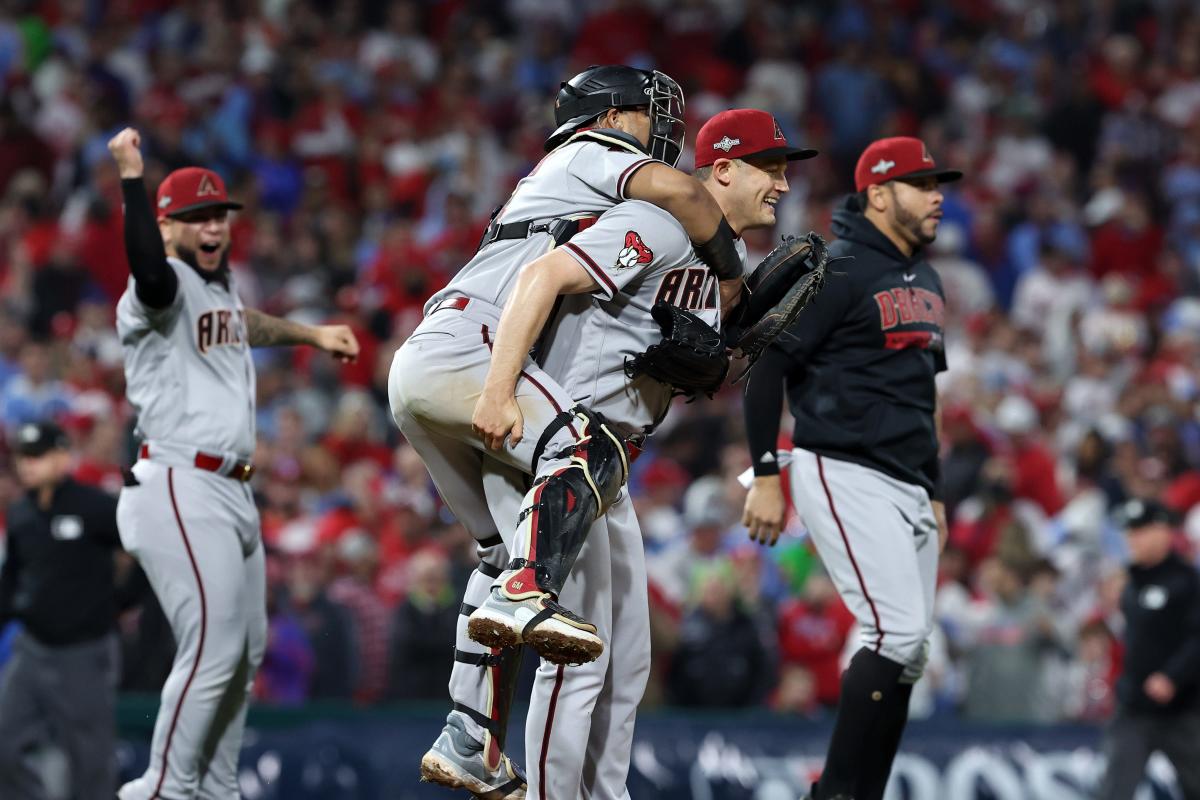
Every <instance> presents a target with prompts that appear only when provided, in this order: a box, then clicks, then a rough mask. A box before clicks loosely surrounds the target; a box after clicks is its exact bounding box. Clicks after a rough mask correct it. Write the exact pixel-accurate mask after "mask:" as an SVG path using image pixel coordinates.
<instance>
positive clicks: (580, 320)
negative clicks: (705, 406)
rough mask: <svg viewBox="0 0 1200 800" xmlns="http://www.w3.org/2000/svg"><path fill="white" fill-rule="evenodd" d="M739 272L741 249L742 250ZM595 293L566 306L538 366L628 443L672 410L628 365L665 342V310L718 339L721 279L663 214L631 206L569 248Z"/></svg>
mask: <svg viewBox="0 0 1200 800" xmlns="http://www.w3.org/2000/svg"><path fill="white" fill-rule="evenodd" d="M738 246H739V250H740V253H741V256H742V260H743V262H744V261H745V257H746V256H745V246H744V245H743V244H742V243H741V241H740V240H739V241H738ZM563 251H564V252H566V253H569V254H570V255H571V257H573V258H574V259H575V260H576V261H578V262H579V264H580V266H582V267H583V268H584V269H585V270H587V271H588V272H589V273H590V274H591V275H592V277H593V278H594V279H595V280H596V283H598V284H599V288H598V289H597V290H596V291H595V292H593V293H592V294H591V295H576V296H573V297H569V298H566V299H565V301H564V303H563V305H562V308H561V310H560V313H559V314H558V315H557V316H556V317H555V319H554V320H553V322H552V324H551V327H550V329H549V333H548V334H547V336H546V337H545V341H546V343H547V344H546V345H545V349H544V351H543V353H542V355H541V358H540V362H541V364H542V367H543V369H545V370H546V372H547V374H549V375H551V376H552V377H554V378H555V379H557V380H558V381H559V384H560V385H561V386H562V387H563V388H564V389H566V390H567V391H568V392H570V393H571V396H572V398H573V399H574V400H575V401H576V402H579V403H582V404H583V405H585V406H587V407H588V408H590V409H591V410H593V411H596V412H598V413H600V414H603V415H604V416H605V417H607V418H608V419H609V420H610V421H611V422H613V423H614V424H616V425H617V426H618V427H619V428H621V429H622V431H623V432H624V433H626V434H647V433H650V432H651V431H653V429H654V427H655V426H657V425H658V423H659V421H661V420H662V418H663V416H664V415H665V414H666V413H667V409H668V407H669V406H670V403H671V396H672V390H671V387H669V386H667V385H665V384H663V383H660V382H659V381H656V380H654V379H653V378H649V377H646V376H644V375H643V376H640V377H638V378H634V379H632V380H631V379H630V378H628V377H626V375H625V361H626V360H627V359H629V358H632V357H634V356H635V355H637V354H638V353H641V352H644V351H645V350H646V349H647V348H648V347H650V346H651V345H653V344H656V343H657V342H659V341H661V340H662V330H661V329H660V328H659V326H658V323H656V322H655V321H654V319H653V318H652V317H651V316H650V309H651V308H653V307H654V304H655V303H656V302H658V301H660V300H665V301H667V302H669V303H671V304H673V305H676V306H679V307H680V308H683V309H686V310H688V311H691V312H692V313H693V314H695V315H696V316H698V317H699V318H700V319H702V320H704V321H705V322H706V323H708V324H709V325H712V326H713V327H714V328H717V329H718V330H719V329H720V325H721V308H720V298H719V292H718V286H717V278H716V275H715V274H714V273H713V272H712V271H711V270H710V269H709V268H708V267H706V266H705V265H704V264H703V263H701V262H700V260H699V259H698V258H697V257H696V252H695V250H694V249H693V247H692V243H691V241H690V240H689V239H688V236H687V233H686V232H685V231H684V229H683V226H682V225H680V224H679V222H678V221H677V220H676V219H675V218H674V217H672V216H671V215H670V214H668V213H667V212H665V211H663V210H662V209H661V208H659V207H658V206H655V205H652V204H650V203H645V202H642V201H640V200H630V201H628V202H625V203H622V204H621V205H619V206H615V207H613V208H612V209H610V210H609V211H606V212H605V213H604V215H603V216H601V217H600V219H599V220H598V221H597V222H596V224H595V225H593V226H592V227H590V228H588V229H587V230H585V231H583V232H582V233H580V234H578V235H577V236H575V237H574V238H573V239H572V240H571V241H569V242H567V243H566V244H565V245H563Z"/></svg>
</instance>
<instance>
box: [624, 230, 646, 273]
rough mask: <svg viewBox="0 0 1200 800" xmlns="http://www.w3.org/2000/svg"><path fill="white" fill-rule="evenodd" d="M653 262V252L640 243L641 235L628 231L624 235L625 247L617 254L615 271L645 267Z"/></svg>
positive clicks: (643, 243)
mask: <svg viewBox="0 0 1200 800" xmlns="http://www.w3.org/2000/svg"><path fill="white" fill-rule="evenodd" d="M653 260H654V251H653V250H651V249H650V248H649V247H646V243H645V242H643V241H642V237H641V235H639V234H638V232H637V231H628V232H626V234H625V247H624V248H622V250H621V252H620V253H617V265H616V268H617V269H631V268H633V267H638V266H645V265H646V264H649V263H650V262H651V261H653Z"/></svg>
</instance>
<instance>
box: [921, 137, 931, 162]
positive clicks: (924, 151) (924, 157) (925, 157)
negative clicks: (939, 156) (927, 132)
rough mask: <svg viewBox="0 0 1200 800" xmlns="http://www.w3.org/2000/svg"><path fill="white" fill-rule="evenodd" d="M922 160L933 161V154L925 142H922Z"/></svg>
mask: <svg viewBox="0 0 1200 800" xmlns="http://www.w3.org/2000/svg"><path fill="white" fill-rule="evenodd" d="M921 160H922V161H924V162H925V163H926V164H932V163H933V156H931V155H929V148H928V147H927V146H926V145H925V143H924V142H921Z"/></svg>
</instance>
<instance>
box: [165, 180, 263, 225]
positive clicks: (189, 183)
mask: <svg viewBox="0 0 1200 800" xmlns="http://www.w3.org/2000/svg"><path fill="white" fill-rule="evenodd" d="M241 207H242V204H241V203H235V202H234V201H232V200H230V199H229V194H228V193H226V191H225V181H223V180H221V176H220V175H218V174H217V173H215V172H213V171H212V170H211V169H205V168H204V167H184V168H182V169H177V170H175V171H174V172H172V173H171V174H170V175H168V176H167V177H166V178H164V179H163V182H162V183H160V184H159V185H158V218H159V219H163V218H165V217H177V216H179V215H180V214H186V213H187V212H189V211H198V210H200V209H202V208H235V209H236V208H241Z"/></svg>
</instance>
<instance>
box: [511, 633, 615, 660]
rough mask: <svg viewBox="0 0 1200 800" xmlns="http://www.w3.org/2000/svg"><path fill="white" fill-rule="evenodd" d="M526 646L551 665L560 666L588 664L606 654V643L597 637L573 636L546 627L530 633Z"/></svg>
mask: <svg viewBox="0 0 1200 800" xmlns="http://www.w3.org/2000/svg"><path fill="white" fill-rule="evenodd" d="M525 644H527V645H529V646H530V647H532V648H533V649H534V650H535V651H537V654H538V655H539V656H541V657H542V658H544V659H546V660H547V661H549V662H550V663H551V664H559V665H576V664H587V663H590V662H592V661H595V660H596V659H597V658H599V657H600V654H601V653H603V652H604V643H603V642H601V641H600V639H599V637H597V636H593V635H592V634H590V633H586V632H582V631H581V632H580V633H579V635H577V636H571V635H567V634H564V633H562V632H561V631H555V630H544V626H538V627H537V628H534V629H533V630H532V631H530V632H529V635H528V636H526V637H525Z"/></svg>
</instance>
